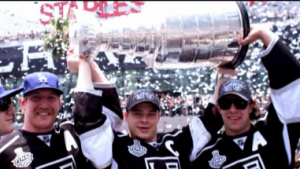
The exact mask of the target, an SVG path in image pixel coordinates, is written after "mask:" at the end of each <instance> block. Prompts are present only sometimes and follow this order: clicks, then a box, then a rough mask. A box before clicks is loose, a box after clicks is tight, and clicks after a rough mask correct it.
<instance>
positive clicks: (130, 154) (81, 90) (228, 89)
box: [0, 26, 300, 169]
mask: <svg viewBox="0 0 300 169" xmlns="http://www.w3.org/2000/svg"><path fill="white" fill-rule="evenodd" d="M256 40H261V41H262V42H263V44H264V47H263V49H262V51H261V52H260V53H259V57H260V58H261V61H262V64H263V65H264V67H265V68H266V70H267V72H268V78H269V85H270V97H267V98H268V99H266V98H265V97H264V96H259V95H253V94H252V92H251V90H250V86H249V85H248V84H247V83H246V82H244V81H241V80H237V79H233V76H235V75H236V73H237V72H236V70H235V69H230V68H220V67H217V72H218V74H219V76H218V81H217V83H216V85H215V90H214V94H213V96H212V97H210V98H209V101H208V103H207V105H204V104H206V103H205V99H204V98H203V100H202V99H199V103H194V102H192V101H191V100H188V99H183V98H182V97H169V96H165V95H161V96H160V97H158V95H157V94H155V93H154V92H153V91H150V90H147V89H139V90H136V91H134V92H132V93H131V94H130V95H129V97H128V98H127V100H126V106H125V107H124V108H125V112H123V110H122V107H121V105H120V100H119V96H118V92H117V90H116V87H115V85H114V84H113V83H112V82H109V81H108V80H107V79H106V77H105V76H104V74H103V72H102V71H101V70H100V68H99V67H98V65H97V63H96V62H95V61H94V60H87V59H85V58H84V57H83V56H78V55H77V54H76V53H74V50H73V49H72V48H70V49H69V50H68V54H67V59H66V60H67V68H68V70H69V72H70V73H78V78H77V84H76V88H75V93H74V95H73V97H74V102H75V103H74V107H73V108H72V113H73V117H72V119H69V118H67V119H63V120H62V121H60V122H59V123H58V124H57V125H54V124H55V123H54V122H55V120H56V117H57V114H58V111H59V109H60V107H61V105H62V100H61V95H63V94H64V93H63V91H62V90H61V89H60V88H59V85H58V77H57V76H56V75H54V74H52V73H49V72H42V71H41V72H34V73H30V74H27V75H26V76H25V78H24V80H23V85H22V87H21V88H18V89H13V90H9V91H5V89H4V88H0V112H1V113H0V125H1V126H0V134H1V136H2V137H1V139H0V166H1V168H6V169H16V168H41V169H43V168H53V169H56V168H67V167H70V168H89V169H92V168H102V169H107V168H112V169H121V168H122V169H146V168H148V169H154V168H160V169H170V168H174V169H179V168H182V169H187V168H190V169H199V168H206V169H209V168H224V169H226V168H268V169H269V168H281V169H290V168H294V167H295V166H296V165H295V161H296V160H295V155H296V152H295V151H294V150H296V148H297V143H298V141H299V137H300V130H299V127H300V120H299V119H300V114H299V113H298V110H299V109H300V103H299V101H300V100H299V94H300V93H299V92H300V84H299V83H300V64H299V62H298V61H297V60H296V58H295V57H294V55H293V54H292V53H291V52H290V50H289V49H288V48H287V46H286V45H285V44H283V43H282V41H281V40H280V39H279V37H278V36H277V35H276V34H274V33H273V32H272V31H271V30H269V29H264V28H261V27H258V26H256V27H255V26H252V27H251V31H250V33H249V35H248V36H247V37H246V38H244V39H239V42H238V43H239V44H240V45H246V44H249V43H253V42H254V41H256ZM21 91H22V97H20V98H19V99H18V101H19V103H20V105H21V109H22V112H23V113H24V125H23V126H22V128H21V129H14V128H13V127H12V115H13V114H14V113H15V109H14V107H13V105H12V101H11V97H12V96H14V95H16V93H19V92H21ZM206 99H208V98H206ZM265 100H267V102H265ZM256 101H259V103H257V102H256ZM197 104H199V105H200V107H201V106H202V107H203V108H202V109H203V111H202V112H201V111H199V112H197V113H198V115H197V117H194V118H193V119H192V120H191V121H190V123H189V124H188V125H187V126H185V127H183V128H182V129H180V130H179V129H176V130H174V131H172V132H168V133H158V132H157V124H158V122H159V120H160V117H161V115H162V114H164V115H169V116H175V115H176V114H179V115H186V114H189V113H190V112H193V110H194V107H196V106H195V105H197ZM200 109H201V108H200ZM262 109H263V110H264V112H265V113H263V114H262V112H261V110H262ZM123 120H125V121H126V122H127V124H128V127H129V134H125V133H122V132H121V131H122V130H121V128H120V127H121V126H120V125H121V124H122V121H123ZM253 121H255V123H252V122H253Z"/></svg>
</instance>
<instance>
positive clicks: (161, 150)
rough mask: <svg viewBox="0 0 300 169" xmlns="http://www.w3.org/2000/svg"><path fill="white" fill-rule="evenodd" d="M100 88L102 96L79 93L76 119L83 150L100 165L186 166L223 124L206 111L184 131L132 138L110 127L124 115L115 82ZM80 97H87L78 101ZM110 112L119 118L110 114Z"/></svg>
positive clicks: (139, 168)
mask: <svg viewBox="0 0 300 169" xmlns="http://www.w3.org/2000/svg"><path fill="white" fill-rule="evenodd" d="M97 88H98V90H100V91H102V97H100V96H99V95H95V94H94V93H93V92H76V94H75V106H74V119H75V126H76V131H77V132H78V134H79V138H80V140H81V143H82V144H83V145H85V146H84V147H82V150H83V153H84V155H85V156H86V157H87V158H88V159H90V160H91V161H92V162H93V163H94V164H96V166H97V167H98V168H104V167H107V166H109V165H111V168H113V169H125V168H127V169H157V168H159V169H171V168H172V169H184V168H187V166H189V165H190V162H191V161H193V160H195V158H196V154H197V153H198V152H199V151H200V150H201V149H202V148H203V147H204V146H205V145H206V144H207V143H208V142H209V141H210V139H211V133H216V132H217V131H218V130H219V129H220V128H221V126H222V124H223V123H222V119H221V117H219V118H216V117H215V116H214V115H213V114H212V113H207V114H204V115H203V116H201V117H200V118H198V117H195V118H194V119H193V120H192V121H191V122H190V124H189V125H188V126H186V127H184V128H183V129H182V130H176V131H173V132H170V133H165V134H160V135H159V136H158V140H157V142H153V143H147V142H144V141H143V140H139V139H132V138H131V137H129V135H128V134H122V133H119V132H115V131H113V130H112V128H111V126H112V123H115V122H114V121H115V119H118V118H119V119H120V118H122V115H121V114H122V109H121V107H120V101H119V99H118V98H119V97H118V93H117V91H116V88H115V87H114V85H113V84H111V85H108V84H98V86H97ZM78 98H85V99H86V100H85V101H83V99H81V102H78V100H77V99H78ZM208 108H211V107H210V106H208ZM207 112H211V111H207ZM108 114H111V115H115V116H116V117H118V118H111V117H108V116H107V115H108ZM85 127H86V129H84V128H85Z"/></svg>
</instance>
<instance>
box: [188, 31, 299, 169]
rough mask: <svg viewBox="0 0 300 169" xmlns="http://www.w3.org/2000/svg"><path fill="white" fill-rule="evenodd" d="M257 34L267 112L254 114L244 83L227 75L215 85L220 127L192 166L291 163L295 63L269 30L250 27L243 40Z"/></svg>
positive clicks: (236, 168) (240, 168)
mask: <svg viewBox="0 0 300 169" xmlns="http://www.w3.org/2000/svg"><path fill="white" fill-rule="evenodd" d="M258 39H260V40H261V41H262V42H263V44H264V48H265V50H264V51H262V52H261V53H260V54H259V57H260V58H261V60H262V63H263V64H264V66H265V68H266V70H267V72H268V75H269V81H270V88H271V100H272V102H271V104H270V105H269V107H268V109H267V111H268V113H266V114H265V116H264V117H263V118H261V119H259V120H258V121H257V122H256V123H255V124H251V120H252V119H254V118H255V117H256V115H258V114H255V108H254V106H255V103H254V102H253V99H252V95H251V90H250V88H249V86H248V85H247V84H246V83H245V82H243V81H240V80H233V79H231V80H228V81H226V82H225V83H223V84H222V85H221V87H220V89H219V93H218V99H217V103H216V108H217V109H216V110H217V112H218V113H220V114H221V115H222V119H223V121H224V128H225V132H224V133H222V134H220V135H217V136H214V137H213V138H212V140H211V141H210V142H209V144H208V145H207V146H206V147H205V148H204V149H203V150H202V151H200V152H199V153H197V160H196V161H195V162H194V163H193V165H192V167H191V168H192V169H201V168H205V169H209V168H214V169H216V168H222V169H229V168H230V169H245V168H257V169H258V168H259V169H263V168H267V169H269V168H281V169H287V168H293V166H294V157H295V149H296V146H297V142H298V139H299V134H300V130H299V127H300V114H299V109H300V100H299V96H300V65H299V63H298V61H297V60H296V58H295V57H294V56H293V55H292V53H291V52H290V51H289V49H288V48H287V47H286V45H284V44H283V42H282V41H281V40H280V39H279V38H278V36H277V35H276V34H274V33H273V32H272V31H271V30H269V29H266V28H261V27H251V31H250V34H249V35H248V37H247V38H245V39H244V40H242V41H240V43H241V44H242V45H245V44H248V43H252V42H254V41H256V40H258Z"/></svg>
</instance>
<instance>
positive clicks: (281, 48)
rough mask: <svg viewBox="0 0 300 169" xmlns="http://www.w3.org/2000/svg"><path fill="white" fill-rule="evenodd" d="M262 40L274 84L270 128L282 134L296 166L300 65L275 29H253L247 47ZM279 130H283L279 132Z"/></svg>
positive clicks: (245, 42)
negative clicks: (273, 30)
mask: <svg viewBox="0 0 300 169" xmlns="http://www.w3.org/2000/svg"><path fill="white" fill-rule="evenodd" d="M258 39H260V40H261V41H262V42H263V44H264V48H265V50H264V51H262V52H261V53H260V54H259V57H260V58H261V60H262V63H263V65H264V66H265V68H266V70H267V72H268V75H269V81H270V88H271V101H272V103H271V104H270V106H269V108H268V116H267V118H266V121H267V123H266V124H267V125H266V128H267V130H268V132H269V133H272V135H275V134H281V136H282V137H283V140H284V144H285V150H286V153H287V156H288V159H289V162H290V164H291V165H292V163H293V161H294V153H295V148H296V146H297V142H298V140H299V136H300V130H299V128H300V113H299V110H300V99H299V97H300V64H299V62H298V61H297V59H296V58H295V56H294V55H293V54H292V53H291V52H290V50H289V48H288V47H287V46H286V45H285V44H284V43H283V42H282V41H281V40H280V39H279V37H278V36H277V35H276V34H275V33H273V32H272V31H271V30H269V29H266V28H262V27H259V26H257V27H252V29H251V32H250V34H249V36H248V38H246V39H244V40H243V41H240V43H241V44H243V45H244V44H247V43H251V42H254V41H256V40H258ZM279 131H282V132H281V133H279Z"/></svg>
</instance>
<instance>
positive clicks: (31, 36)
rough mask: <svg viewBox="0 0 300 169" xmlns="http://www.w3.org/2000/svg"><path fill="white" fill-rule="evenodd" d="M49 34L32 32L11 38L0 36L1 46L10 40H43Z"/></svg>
mask: <svg viewBox="0 0 300 169" xmlns="http://www.w3.org/2000/svg"><path fill="white" fill-rule="evenodd" d="M48 33H49V32H47V31H44V32H33V31H32V32H31V33H18V34H16V35H10V36H8V35H7V36H0V44H1V43H5V41H7V40H9V41H12V40H21V41H22V40H28V39H30V40H31V39H40V40H42V39H43V37H44V36H45V35H46V34H48Z"/></svg>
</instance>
